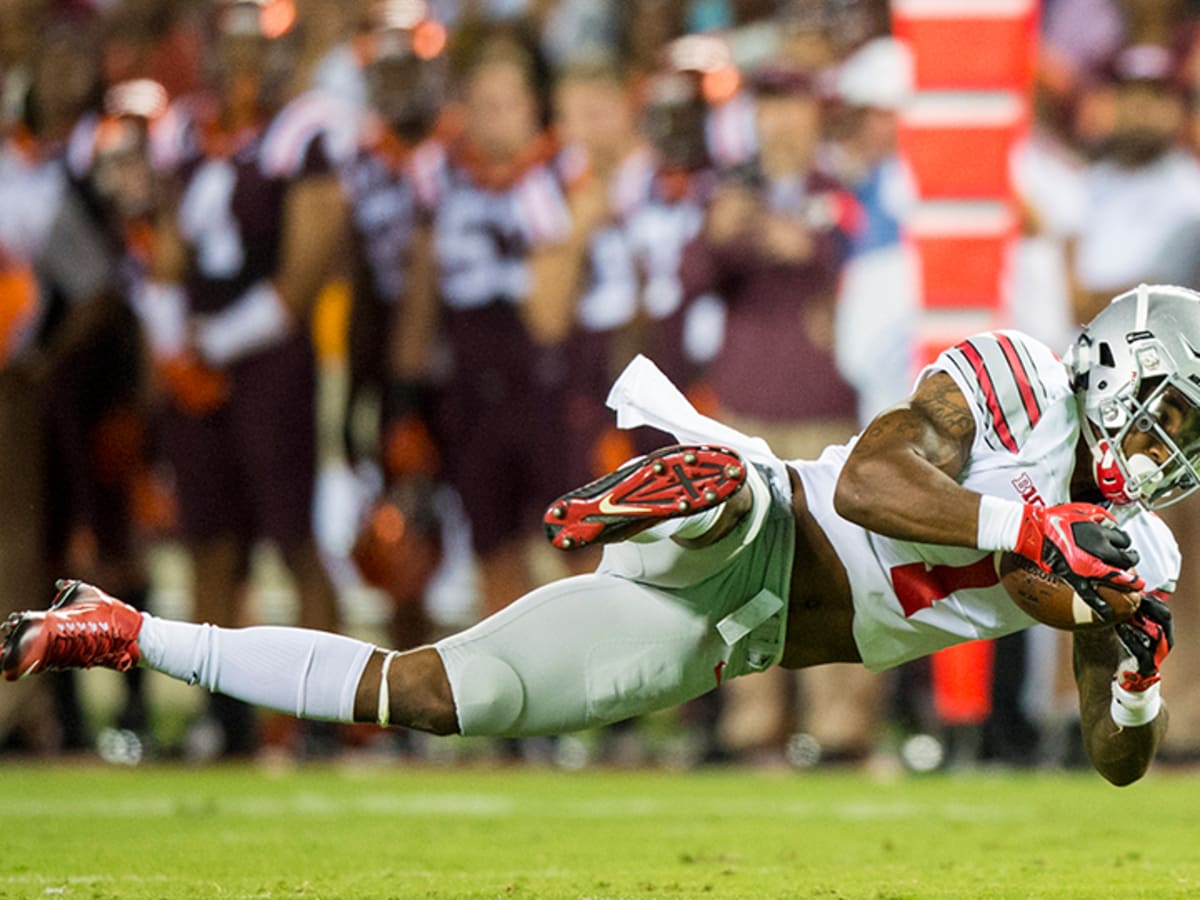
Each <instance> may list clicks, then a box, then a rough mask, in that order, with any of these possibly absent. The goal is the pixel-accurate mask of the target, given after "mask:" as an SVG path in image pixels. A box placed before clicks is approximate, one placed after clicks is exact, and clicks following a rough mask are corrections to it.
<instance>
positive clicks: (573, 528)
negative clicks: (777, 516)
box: [542, 445, 746, 550]
mask: <svg viewBox="0 0 1200 900" xmlns="http://www.w3.org/2000/svg"><path fill="white" fill-rule="evenodd" d="M745 481H746V466H745V464H744V463H743V462H742V458H741V457H740V456H738V455H737V453H735V452H734V451H732V450H730V449H728V448H727V447H710V446H706V445H697V446H675V447H664V448H662V449H661V450H656V451H654V452H653V453H651V454H649V455H648V456H643V457H642V458H640V459H635V460H633V461H632V462H629V463H626V464H625V465H623V466H621V468H619V469H617V470H616V471H615V472H611V473H609V474H608V475H605V476H604V477H602V478H598V479H596V480H595V481H593V482H591V483H590V484H585V485H584V486H583V487H581V488H576V489H575V490H573V491H571V492H569V493H567V494H563V495H562V496H561V497H559V498H558V499H557V500H555V501H554V502H553V503H551V504H550V507H549V508H548V509H547V510H546V514H545V516H543V518H542V522H543V523H544V524H545V526H546V537H547V538H549V540H550V543H552V544H553V545H554V546H555V547H558V548H559V549H560V550H575V549H578V548H580V547H585V546H587V545H589V544H607V543H612V542H613V541H620V540H624V539H625V538H627V537H631V536H633V535H635V534H637V533H638V532H639V531H643V530H645V529H646V528H648V527H649V526H651V525H653V524H655V523H656V522H661V521H662V520H663V519H674V518H677V517H679V516H688V515H691V514H692V513H698V512H703V511H705V510H707V509H712V507H714V506H716V505H718V504H720V503H724V502H725V501H726V500H728V499H729V498H730V497H732V496H733V495H734V494H735V493H737V491H738V489H739V488H740V487H741V486H742V485H743V484H744V483H745Z"/></svg>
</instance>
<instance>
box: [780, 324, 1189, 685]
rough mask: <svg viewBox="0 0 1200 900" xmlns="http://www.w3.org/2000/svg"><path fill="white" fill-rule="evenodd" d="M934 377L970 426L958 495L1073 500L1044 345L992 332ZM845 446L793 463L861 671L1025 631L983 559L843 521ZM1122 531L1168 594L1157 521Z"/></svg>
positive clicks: (965, 345) (1050, 360) (1073, 422)
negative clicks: (837, 561)
mask: <svg viewBox="0 0 1200 900" xmlns="http://www.w3.org/2000/svg"><path fill="white" fill-rule="evenodd" d="M934 371H939V372H945V373H947V374H948V375H949V376H950V377H951V378H953V379H954V382H955V384H956V385H958V388H959V390H961V391H962V393H963V395H964V396H965V397H966V399H967V402H968V404H969V405H970V407H971V412H972V415H973V416H974V419H975V439H974V443H973V445H972V447H971V454H970V457H969V458H968V460H967V463H966V466H965V467H964V469H963V471H962V473H961V474H960V476H959V479H958V480H959V482H960V483H961V484H962V485H963V486H964V487H966V488H969V489H971V490H974V491H978V492H980V493H984V494H991V495H993V496H997V497H1001V498H1004V499H1009V500H1019V501H1022V502H1025V503H1039V504H1045V505H1047V506H1053V505H1055V504H1058V503H1065V502H1068V501H1069V500H1070V493H1069V489H1070V481H1071V474H1072V470H1073V468H1074V465H1075V447H1076V443H1077V441H1078V438H1079V428H1080V417H1079V411H1078V407H1077V405H1076V401H1075V397H1074V394H1073V393H1072V391H1071V388H1070V385H1069V383H1068V375H1067V371H1066V369H1065V367H1064V366H1063V364H1062V363H1061V362H1060V361H1059V360H1058V359H1057V357H1055V355H1054V354H1053V353H1052V352H1051V351H1050V350H1049V349H1048V348H1047V347H1046V346H1044V345H1043V344H1040V343H1038V342H1037V341H1035V340H1033V339H1032V338H1030V337H1028V336H1027V335H1024V334H1021V333H1020V332H1015V331H996V332H989V333H986V334H981V335H976V336H975V337H972V338H970V339H968V340H965V341H963V342H962V343H960V344H958V345H956V346H955V347H952V348H951V349H949V350H947V351H945V352H944V353H942V354H941V355H940V356H939V357H938V358H937V360H936V361H935V362H934V363H933V364H932V365H931V366H930V367H929V368H928V369H926V371H925V372H923V373H922V375H925V374H927V373H929V372H934ZM853 443H854V442H853V441H851V443H850V444H847V445H845V446H837V447H830V448H828V449H827V450H826V451H825V452H824V453H823V454H822V455H821V456H820V458H818V459H816V460H811V461H793V462H791V463H790V464H791V465H792V466H794V467H795V468H796V469H797V471H798V472H799V473H800V476H801V479H802V481H803V483H804V489H805V493H806V499H807V501H808V507H809V510H810V511H811V512H812V514H813V515H814V516H815V517H816V519H817V521H818V522H819V523H820V524H821V527H822V528H823V529H824V531H825V533H826V534H827V535H828V536H829V539H830V541H831V542H832V543H833V546H834V548H835V550H836V551H837V553H838V556H839V557H840V558H841V560H842V562H843V564H844V565H845V567H846V572H847V575H848V576H849V579H850V585H851V590H852V593H853V596H854V638H855V642H856V643H857V645H858V649H859V652H860V653H861V654H862V658H863V662H864V663H865V664H866V665H867V666H868V667H869V668H871V669H874V670H881V669H887V668H890V667H892V666H896V665H899V664H900V663H903V662H907V661H908V660H911V659H916V658H917V657H920V656H925V655H926V654H928V653H931V652H933V651H935V650H940V649H942V648H944V647H948V646H950V645H952V644H959V643H962V642H964V641H969V640H974V639H976V638H996V637H1001V636H1003V635H1006V634H1010V633H1012V632H1014V631H1019V630H1021V629H1023V628H1027V627H1029V626H1030V625H1032V624H1034V620H1033V619H1032V618H1030V617H1029V616H1028V615H1026V614H1025V613H1024V612H1022V611H1021V610H1020V609H1019V608H1018V607H1017V606H1016V604H1015V603H1013V602H1012V600H1011V599H1010V598H1009V596H1008V594H1007V592H1006V591H1005V589H1004V588H1003V587H1001V586H1000V584H999V578H998V576H997V574H996V567H995V559H994V556H995V554H993V553H992V552H989V551H983V550H978V549H973V548H964V547H946V546H940V545H934V544H920V543H913V542H908V541H900V540H895V539H892V538H887V537H883V536H881V535H878V534H873V533H871V532H869V531H867V530H866V529H864V528H862V527H860V526H858V525H855V524H853V523H852V522H848V521H846V520H845V519H843V518H841V517H840V516H839V515H838V514H837V513H836V512H835V511H834V509H833V492H834V486H835V485H836V483H837V479H838V475H839V474H840V473H841V469H842V464H843V463H844V462H845V459H846V457H847V455H848V454H849V452H850V449H851V447H853ZM1122 527H1123V528H1125V529H1126V531H1128V533H1129V534H1130V536H1131V538H1132V539H1133V544H1134V547H1135V548H1136V549H1137V551H1138V553H1139V554H1140V555H1141V561H1140V563H1139V565H1138V573H1139V574H1140V575H1141V576H1142V577H1143V578H1144V579H1145V581H1146V585H1147V588H1148V589H1151V590H1165V591H1170V590H1173V589H1174V585H1175V581H1176V579H1177V578H1178V574H1179V563H1180V558H1179V550H1178V547H1177V545H1176V544H1175V540H1174V538H1173V537H1172V535H1171V533H1170V531H1169V529H1168V528H1167V527H1166V525H1165V524H1164V523H1163V522H1162V520H1161V519H1159V518H1158V517H1157V516H1155V515H1152V514H1150V513H1146V512H1144V511H1141V510H1138V511H1137V512H1135V513H1134V514H1132V515H1131V516H1129V518H1127V519H1126V520H1125V521H1123V522H1122Z"/></svg>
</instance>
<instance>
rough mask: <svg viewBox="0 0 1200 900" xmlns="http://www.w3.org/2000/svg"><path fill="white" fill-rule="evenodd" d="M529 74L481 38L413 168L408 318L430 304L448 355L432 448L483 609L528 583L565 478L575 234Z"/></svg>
mask: <svg viewBox="0 0 1200 900" xmlns="http://www.w3.org/2000/svg"><path fill="white" fill-rule="evenodd" d="M534 71H535V68H534V58H533V57H532V55H531V52H530V51H529V50H528V49H527V47H526V46H525V45H523V44H521V43H518V42H516V41H515V40H513V39H512V38H510V37H508V36H504V37H497V38H492V39H489V40H485V41H483V42H481V43H480V44H479V45H478V48H477V56H476V58H475V59H474V61H473V63H472V65H471V66H470V68H469V70H468V71H467V73H466V75H465V79H464V82H463V85H462V89H463V97H464V113H465V128H464V131H463V133H462V134H461V135H459V136H458V137H456V138H454V139H453V140H451V141H449V142H448V143H447V144H446V145H445V146H444V148H443V152H442V153H441V154H440V156H434V155H432V154H431V156H430V157H429V158H428V159H425V160H423V161H422V162H421V164H420V166H419V176H418V177H419V184H418V189H419V190H421V191H422V192H424V195H425V196H427V197H428V198H429V201H428V202H429V204H430V208H433V209H435V215H434V221H433V243H434V251H435V255H436V261H437V285H436V290H437V297H436V298H435V297H433V296H431V295H428V294H427V295H426V296H424V297H421V298H418V297H416V296H415V295H414V297H413V299H414V301H415V303H414V315H416V316H425V315H428V310H429V309H430V308H431V305H432V304H433V303H434V302H435V301H436V300H440V303H441V311H442V313H443V315H442V320H443V324H444V327H445V336H446V339H447V341H448V346H449V350H450V352H451V354H452V357H453V359H452V371H451V374H450V377H449V383H448V385H447V387H446V393H445V399H444V402H443V403H442V406H441V413H440V418H441V420H442V421H441V425H440V427H441V429H442V431H443V433H442V446H443V447H444V448H445V449H446V460H445V461H446V464H447V471H448V477H449V479H450V481H451V482H452V483H453V484H454V486H455V488H456V489H457V490H458V492H459V494H460V495H461V497H462V501H463V505H464V508H465V509H466V512H467V516H468V519H469V521H470V524H471V534H472V541H473V544H474V548H475V551H476V554H477V555H478V558H479V563H480V570H481V576H482V590H483V607H484V610H485V611H487V612H494V611H496V610H498V609H500V608H502V607H504V606H506V605H507V604H508V603H510V602H511V601H512V600H514V599H515V598H516V597H518V596H520V595H521V594H522V593H523V592H524V591H525V590H527V589H528V587H529V586H530V584H531V575H530V572H529V569H528V560H527V558H526V552H527V544H528V541H529V538H530V537H531V536H532V535H534V534H535V533H536V531H537V529H538V515H537V514H538V512H539V510H540V504H541V500H542V498H543V496H544V494H545V491H546V483H547V482H548V481H549V482H550V483H555V484H557V483H559V481H560V480H561V477H562V476H561V474H560V473H559V467H558V464H557V463H556V462H555V460H556V458H557V457H556V455H555V453H554V449H555V447H556V440H557V438H558V434H559V424H558V416H559V413H560V410H561V404H562V392H563V387H564V385H565V383H566V379H567V376H568V366H567V360H566V358H565V356H564V354H563V352H562V350H563V341H564V340H565V338H566V336H567V331H568V329H569V325H570V318H571V315H572V310H571V307H570V306H569V305H568V304H567V303H565V302H563V301H564V300H569V299H570V298H569V297H560V296H557V295H556V294H555V292H554V291H553V288H554V286H555V285H556V283H558V280H559V279H561V278H563V277H565V274H564V271H563V270H562V268H561V265H562V259H561V255H562V251H563V250H564V248H566V249H570V246H571V245H577V242H578V241H579V240H581V239H582V237H581V236H579V235H576V234H574V233H573V231H572V229H571V221H570V214H569V210H568V207H567V204H566V201H565V199H564V197H563V194H562V192H561V189H560V185H559V181H558V178H557V177H556V175H555V173H554V170H553V168H552V166H551V162H552V160H553V157H554V150H555V148H554V143H553V141H552V140H551V138H550V137H549V135H547V134H546V133H544V132H543V130H542V123H543V121H544V119H545V117H544V113H543V110H541V109H540V107H539V102H538V97H537V94H536V92H535V84H534V80H533V73H534ZM567 262H568V265H573V263H571V262H570V260H568V261H567ZM548 289H549V291H548Z"/></svg>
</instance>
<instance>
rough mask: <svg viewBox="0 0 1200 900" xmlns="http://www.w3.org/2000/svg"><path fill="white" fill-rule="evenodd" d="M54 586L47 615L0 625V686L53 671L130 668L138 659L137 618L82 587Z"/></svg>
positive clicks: (24, 615)
mask: <svg viewBox="0 0 1200 900" xmlns="http://www.w3.org/2000/svg"><path fill="white" fill-rule="evenodd" d="M55 586H56V587H57V588H58V594H57V596H55V598H54V602H53V603H52V604H51V605H50V608H49V609H48V610H45V611H39V612H15V613H13V614H12V615H10V616H9V617H8V621H6V622H5V623H4V624H3V625H0V639H2V640H3V642H4V643H3V646H0V672H3V673H4V678H5V680H6V681H16V680H17V679H18V678H24V677H25V676H27V675H32V674H34V673H35V672H44V671H47V670H54V669H89V668H91V667H92V666H104V667H105V668H108V669H116V670H118V671H120V672H125V671H128V670H129V669H131V668H133V666H135V665H136V664H137V662H138V660H139V659H140V658H141V651H140V650H139V649H138V645H137V637H138V633H139V632H140V631H141V630H142V614H141V613H140V612H138V611H137V610H136V609H134V608H133V607H132V606H130V605H128V604H127V603H122V602H121V601H120V600H117V599H116V598H115V597H110V596H109V595H108V594H106V593H104V591H102V590H100V589H99V588H97V587H93V586H92V585H90V584H84V583H83V582H82V581H74V580H71V581H68V580H61V581H59V582H57V583H56V585H55Z"/></svg>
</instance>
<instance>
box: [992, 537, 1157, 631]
mask: <svg viewBox="0 0 1200 900" xmlns="http://www.w3.org/2000/svg"><path fill="white" fill-rule="evenodd" d="M996 572H997V573H998V574H999V576H1000V583H1001V584H1002V585H1004V589H1005V590H1006V591H1008V595H1009V596H1010V597H1012V600H1013V603H1015V604H1017V606H1019V607H1021V609H1023V610H1024V611H1025V612H1026V613H1028V614H1029V615H1030V616H1032V617H1033V618H1035V619H1037V620H1038V621H1039V622H1044V623H1045V624H1047V625H1050V626H1052V627H1054V628H1062V629H1064V630H1066V631H1076V630H1079V629H1083V628H1096V627H1100V626H1103V625H1105V624H1110V623H1105V622H1104V621H1103V620H1102V619H1101V618H1100V616H1099V615H1097V614H1096V612H1095V610H1093V609H1092V608H1091V607H1090V606H1088V605H1087V604H1086V603H1084V602H1083V598H1082V597H1080V596H1079V595H1078V594H1077V593H1075V589H1074V588H1072V587H1071V586H1070V585H1069V584H1067V583H1066V582H1065V581H1063V580H1062V579H1061V578H1059V577H1058V576H1057V575H1053V574H1051V573H1050V572H1043V571H1042V570H1041V569H1040V568H1038V565H1037V563H1035V562H1034V561H1033V560H1031V559H1027V558H1026V557H1024V556H1020V555H1018V554H1016V553H1002V554H999V559H998V560H997V563H996ZM1096 592H1097V593H1098V594H1099V595H1100V598H1101V599H1102V600H1104V601H1105V602H1106V603H1107V604H1108V605H1109V606H1111V607H1112V608H1113V612H1115V613H1116V617H1115V619H1114V620H1113V621H1116V622H1120V621H1123V620H1124V619H1128V618H1129V617H1130V616H1132V615H1133V614H1134V612H1135V611H1136V610H1137V608H1138V605H1139V604H1140V603H1141V602H1142V595H1141V594H1140V593H1137V592H1133V593H1126V592H1124V591H1118V590H1117V589H1116V588H1111V587H1106V586H1100V587H1097V589H1096Z"/></svg>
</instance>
